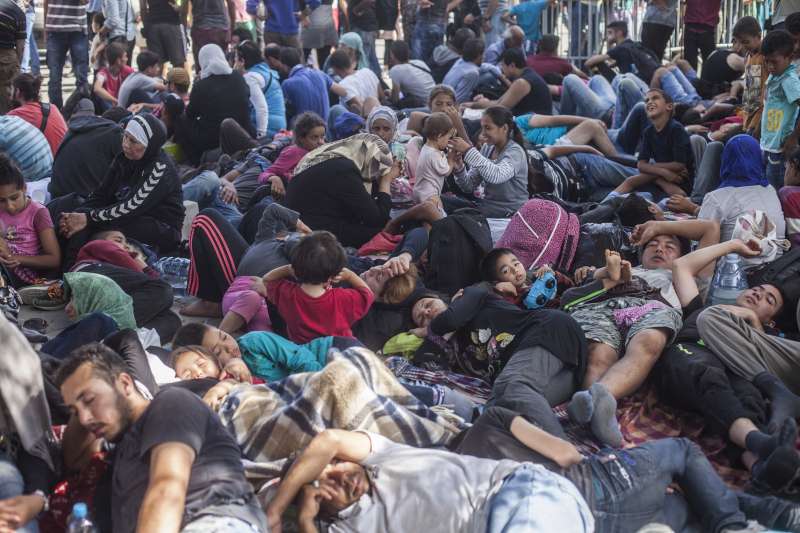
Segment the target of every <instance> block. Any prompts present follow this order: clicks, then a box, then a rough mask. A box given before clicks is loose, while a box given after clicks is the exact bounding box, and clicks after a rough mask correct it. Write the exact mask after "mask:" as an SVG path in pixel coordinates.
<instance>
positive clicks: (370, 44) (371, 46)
mask: <svg viewBox="0 0 800 533" xmlns="http://www.w3.org/2000/svg"><path fill="white" fill-rule="evenodd" d="M353 31H354V32H355V33H357V34H358V35H359V37H361V42H362V43H363V44H364V53H365V54H367V61H368V62H369V69H370V70H371V71H372V72H374V73H375V75H376V76H378V79H381V74H382V72H381V64H380V63H379V62H378V54H377V53H376V52H375V37H376V35H377V33H378V32H377V31H363V30H360V29H358V28H353Z"/></svg>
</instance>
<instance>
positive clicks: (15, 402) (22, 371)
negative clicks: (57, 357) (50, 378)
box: [0, 313, 55, 470]
mask: <svg viewBox="0 0 800 533" xmlns="http://www.w3.org/2000/svg"><path fill="white" fill-rule="evenodd" d="M0 343H2V345H3V356H2V357H0V411H1V412H2V413H3V416H0V421H5V422H6V423H8V424H9V426H10V427H2V425H0V435H2V434H5V435H7V436H11V435H13V434H16V435H17V436H18V437H19V441H20V443H21V444H22V447H23V448H24V449H25V451H27V452H28V453H30V454H31V455H33V456H35V457H38V458H40V459H42V460H43V461H44V462H45V463H47V465H48V466H49V467H50V468H51V469H52V470H55V466H54V461H53V456H52V455H51V454H50V449H51V446H53V445H54V443H55V436H54V435H53V432H52V429H51V427H50V426H51V422H50V409H49V408H48V406H47V399H46V397H45V393H44V379H43V378H42V363H41V360H40V359H39V356H38V355H36V352H34V351H33V348H31V345H30V344H29V343H28V341H27V340H25V337H24V336H23V335H22V332H20V330H19V329H17V328H16V327H15V326H14V325H13V324H12V323H11V322H9V321H8V320H7V319H6V318H5V317H4V316H3V315H2V314H1V313H0Z"/></svg>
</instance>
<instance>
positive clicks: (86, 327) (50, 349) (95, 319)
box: [42, 312, 119, 360]
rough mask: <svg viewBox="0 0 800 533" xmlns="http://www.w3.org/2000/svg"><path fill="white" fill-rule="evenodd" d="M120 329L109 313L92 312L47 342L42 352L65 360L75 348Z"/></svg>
mask: <svg viewBox="0 0 800 533" xmlns="http://www.w3.org/2000/svg"><path fill="white" fill-rule="evenodd" d="M118 329H119V327H118V326H117V323H116V321H115V320H114V319H113V318H111V317H110V316H108V315H107V314H105V313H101V312H97V313H91V314H89V315H87V316H85V317H83V318H82V319H81V320H79V321H78V322H75V323H74V324H72V325H71V326H69V327H68V328H66V329H65V330H63V331H62V332H61V333H59V334H58V335H56V336H55V337H54V338H53V339H51V340H50V341H48V342H46V343H45V344H44V345H43V346H42V352H44V353H46V354H47V355H52V356H53V357H55V358H56V359H62V360H63V359H65V358H66V357H67V356H68V355H69V354H70V352H71V351H72V350H74V349H75V348H78V347H80V346H83V345H84V344H86V343H89V342H99V341H101V340H103V339H104V338H106V337H107V336H109V335H111V334H112V333H114V332H115V331H117V330H118Z"/></svg>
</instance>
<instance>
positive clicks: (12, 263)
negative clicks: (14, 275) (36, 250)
mask: <svg viewBox="0 0 800 533" xmlns="http://www.w3.org/2000/svg"><path fill="white" fill-rule="evenodd" d="M0 264H2V265H3V266H7V267H8V268H16V267H18V266H19V265H20V263H19V259H17V256H15V255H11V254H2V255H0Z"/></svg>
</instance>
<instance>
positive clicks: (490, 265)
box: [479, 248, 514, 283]
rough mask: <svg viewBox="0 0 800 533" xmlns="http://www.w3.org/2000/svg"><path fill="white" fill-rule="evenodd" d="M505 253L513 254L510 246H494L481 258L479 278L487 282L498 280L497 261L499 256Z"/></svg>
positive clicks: (505, 254) (501, 256)
mask: <svg viewBox="0 0 800 533" xmlns="http://www.w3.org/2000/svg"><path fill="white" fill-rule="evenodd" d="M507 255H514V251H513V250H512V249H511V248H495V249H493V250H490V251H489V253H488V254H486V255H485V256H484V257H483V259H482V260H481V264H480V268H479V270H480V274H481V279H482V280H483V281H488V282H489V283H494V282H496V281H497V280H498V278H497V263H498V261H500V259H501V258H503V257H505V256H507Z"/></svg>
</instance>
